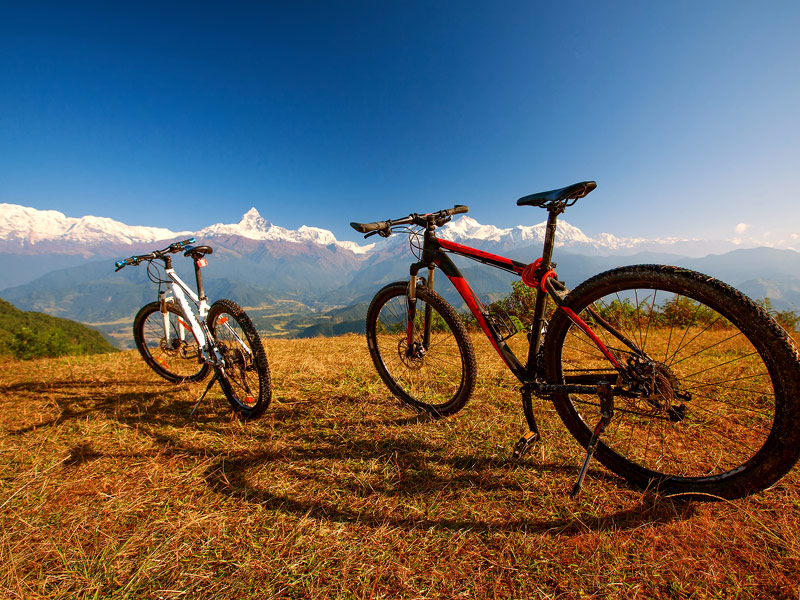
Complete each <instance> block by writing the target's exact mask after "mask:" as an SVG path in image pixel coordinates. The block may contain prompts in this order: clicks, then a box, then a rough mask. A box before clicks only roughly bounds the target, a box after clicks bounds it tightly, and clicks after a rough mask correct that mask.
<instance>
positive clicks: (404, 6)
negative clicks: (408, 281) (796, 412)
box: [0, 1, 800, 249]
mask: <svg viewBox="0 0 800 600" xmlns="http://www.w3.org/2000/svg"><path fill="white" fill-rule="evenodd" d="M798 22H800V3H798V2H796V1H791V2H790V1H785V2H784V1H775V2H769V3H763V4H757V3H753V2H740V1H704V2H684V1H676V2H669V3H642V2H622V1H619V2H597V1H588V2H559V3H539V2H495V3H491V5H490V3H481V2H433V3H432V2H403V3H399V2H397V3H391V2H357V1H354V2H302V1H299V2H283V3H272V2H232V3H224V4H223V3H214V2H185V3H180V2H175V3H155V2H152V3H151V2H137V3H127V4H123V3H110V2H102V3H99V2H98V3H88V2H75V3H61V2H59V3H42V2H35V1H34V2H25V3H13V4H12V3H10V2H3V3H2V4H0V81H1V82H2V86H0V202H9V203H14V204H22V205H25V206H32V207H34V208H39V209H56V210H60V211H62V212H64V213H65V214H67V215H68V216H73V217H77V216H82V215H86V214H93V215H98V216H106V217H111V218H114V219H117V220H120V221H123V222H125V223H128V224H131V225H152V226H160V227H168V228H170V229H173V230H196V229H199V228H201V227H204V226H206V225H209V224H211V223H216V222H226V223H231V222H237V221H238V220H239V218H240V217H241V215H242V214H243V213H244V212H246V211H247V210H248V209H249V208H250V207H251V206H255V207H256V208H257V209H258V210H259V211H260V212H261V214H262V215H263V216H264V217H265V218H267V219H268V220H270V221H272V222H273V223H275V224H277V225H281V226H283V227H288V228H291V229H296V228H297V227H299V226H300V225H304V224H305V225H311V226H317V227H323V228H326V229H330V230H331V231H333V232H334V234H335V235H336V236H337V237H338V238H339V239H349V240H355V241H359V240H360V237H359V236H358V234H356V233H355V232H353V231H352V230H350V229H349V227H348V226H347V223H348V222H349V221H351V220H362V221H367V220H378V219H384V218H390V217H399V216H403V215H405V214H408V213H409V212H411V211H416V212H426V211H430V210H436V209H439V208H444V207H447V206H452V205H453V204H456V203H458V204H469V205H470V207H471V210H470V215H471V216H473V217H474V218H476V219H477V220H478V221H480V222H482V223H491V224H494V225H497V226H499V227H510V226H514V225H518V224H522V225H531V224H534V223H538V222H540V221H542V220H543V219H544V213H543V212H542V211H540V210H536V209H531V208H518V207H516V205H515V200H516V199H517V198H518V197H520V196H523V195H526V194H530V193H533V192H538V191H544V190H547V189H552V188H557V187H562V186H565V185H568V184H571V183H574V182H577V181H582V180H587V179H594V180H596V181H597V182H598V189H597V190H596V191H595V192H593V193H592V194H591V195H590V196H588V197H587V198H586V199H584V200H581V201H580V202H579V203H578V205H577V206H576V207H574V208H571V209H569V210H568V212H567V215H566V219H567V220H568V221H569V222H570V223H572V224H573V225H575V226H577V227H580V228H581V229H583V230H584V231H585V232H586V233H587V234H589V235H596V234H598V233H601V232H609V233H613V234H615V235H619V236H626V237H632V236H642V237H650V238H655V237H672V236H677V237H699V238H705V239H726V240H730V239H734V238H741V239H742V240H743V241H744V242H745V243H746V245H753V244H755V243H767V244H770V245H779V246H782V247H794V248H796V249H800V242H798V240H797V235H798V234H800V216H798V210H797V206H798V205H800V193H799V192H798V191H797V189H798V186H797V184H796V183H795V179H796V173H797V171H798V165H800V144H799V143H798V139H799V138H800V135H799V134H800V111H799V110H798V107H799V106H800V37H799V36H797V35H796V25H797V23H798ZM793 236H794V237H793Z"/></svg>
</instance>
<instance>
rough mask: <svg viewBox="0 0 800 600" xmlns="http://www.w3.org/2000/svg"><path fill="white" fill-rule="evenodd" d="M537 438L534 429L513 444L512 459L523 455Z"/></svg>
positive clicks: (537, 435)
mask: <svg viewBox="0 0 800 600" xmlns="http://www.w3.org/2000/svg"><path fill="white" fill-rule="evenodd" d="M538 440H539V434H538V433H536V432H534V431H529V432H528V433H526V434H525V435H523V436H522V437H521V438H519V441H518V442H517V443H516V444H514V459H520V458H522V457H523V456H525V453H526V452H527V451H528V450H530V449H531V446H533V444H534V443H535V442H537V441H538Z"/></svg>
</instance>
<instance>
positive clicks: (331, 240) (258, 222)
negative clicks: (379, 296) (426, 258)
mask: <svg viewBox="0 0 800 600" xmlns="http://www.w3.org/2000/svg"><path fill="white" fill-rule="evenodd" d="M195 235H196V236H197V238H199V239H205V238H208V237H215V236H231V235H235V236H239V237H244V238H247V239H251V240H270V241H279V242H292V243H302V242H309V243H312V244H320V245H322V246H329V245H331V244H333V245H335V246H339V247H340V248H344V249H346V250H350V251H351V252H354V253H356V254H365V253H366V252H368V251H369V250H371V249H372V247H373V246H374V245H375V244H370V245H369V246H359V245H358V244H356V243H355V242H340V241H338V240H337V239H336V237H335V236H334V235H333V233H331V232H330V231H328V230H327V229H320V228H319V227H308V226H307V225H302V226H301V227H300V229H296V230H292V229H286V228H284V227H279V226H278V225H273V224H272V223H270V222H269V221H267V220H266V219H265V218H264V217H262V216H261V215H260V214H259V212H258V211H257V210H256V209H255V208H251V209H250V210H248V211H247V212H246V213H245V214H244V215H243V216H242V219H241V221H239V222H238V223H236V224H234V225H225V224H223V223H217V224H216V225H210V226H209V227H206V228H204V229H201V230H200V231H198V232H197V233H196V234H195Z"/></svg>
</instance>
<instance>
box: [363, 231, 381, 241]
mask: <svg viewBox="0 0 800 600" xmlns="http://www.w3.org/2000/svg"><path fill="white" fill-rule="evenodd" d="M376 233H378V232H377V231H370V232H369V233H368V234H366V235H365V236H364V239H367V238H368V237H369V236H371V235H375V234H376Z"/></svg>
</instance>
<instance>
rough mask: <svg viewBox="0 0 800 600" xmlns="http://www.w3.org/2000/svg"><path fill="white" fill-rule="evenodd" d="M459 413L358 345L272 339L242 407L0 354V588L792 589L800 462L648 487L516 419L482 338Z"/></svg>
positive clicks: (131, 377)
mask: <svg viewBox="0 0 800 600" xmlns="http://www.w3.org/2000/svg"><path fill="white" fill-rule="evenodd" d="M475 345H476V351H477V354H478V362H479V381H478V386H477V389H476V394H475V395H474V397H473V399H472V400H471V401H470V403H469V404H467V406H466V407H465V408H464V410H462V411H461V412H460V413H459V414H458V415H456V416H455V417H453V418H449V419H444V420H440V421H432V420H429V419H426V418H424V417H421V416H418V415H416V414H414V413H412V412H411V411H409V410H408V409H406V408H404V407H402V406H399V405H398V404H397V403H396V402H395V401H394V400H393V399H392V397H391V396H389V394H388V392H387V391H386V390H385V387H384V386H383V384H382V382H381V381H380V380H379V378H378V376H377V375H376V374H375V371H374V369H373V367H372V364H371V362H370V360H369V356H368V354H367V351H366V344H365V342H364V339H363V338H362V337H360V336H345V337H341V338H334V339H312V340H268V341H267V342H266V346H267V352H268V355H269V360H270V366H271V370H272V375H273V386H274V398H273V403H272V405H271V406H270V408H269V409H268V411H267V413H266V414H265V416H264V417H263V418H261V419H260V420H258V421H256V422H250V423H242V422H240V421H239V420H238V419H236V418H234V417H232V416H231V412H230V410H229V409H228V405H227V401H226V400H225V398H224V397H223V396H222V394H221V392H220V391H219V389H218V388H216V389H215V390H214V392H213V393H212V394H211V397H210V399H208V400H206V401H205V402H204V404H202V405H201V406H200V408H199V410H198V414H197V415H196V416H195V418H193V419H190V418H189V416H188V414H189V411H190V409H191V407H192V405H193V403H194V400H195V398H196V397H197V396H198V395H199V394H200V392H201V391H202V389H203V387H204V384H203V383H199V384H191V385H183V386H173V385H171V384H169V383H167V382H165V381H163V380H161V379H159V378H158V377H157V376H155V375H154V374H153V373H151V372H150V371H149V369H148V368H147V367H146V366H145V365H144V363H143V361H142V360H141V359H140V358H139V355H138V354H137V353H136V352H135V351H128V352H121V353H117V354H113V355H99V356H90V357H77V358H76V357H73V358H63V359H47V360H40V361H32V362H15V361H10V360H6V361H5V362H3V363H2V365H0V366H1V367H2V375H0V420H1V422H2V426H1V427H0V461H2V479H0V506H1V507H2V511H0V519H1V520H2V521H1V522H0V525H1V527H0V564H2V574H0V597H3V598H25V599H30V598H167V599H179V598H203V599H206V598H220V599H221V598H247V597H253V598H326V599H337V598H359V599H360V598H363V599H369V598H392V599H395V598H408V599H413V598H447V599H455V598H476V599H480V598H553V599H555V598H565V599H566V598H626V599H627V598H696V599H701V598H754V599H755V598H787V599H788V598H793V599H797V598H798V589H799V588H800V477H799V476H798V470H797V469H795V470H793V471H792V472H791V473H790V474H789V475H788V476H787V477H786V478H784V479H783V480H782V481H781V482H780V483H779V484H778V485H776V486H774V487H773V488H772V489H769V490H767V491H765V492H762V493H760V494H758V495H756V496H752V497H750V498H746V499H743V500H738V501H735V502H717V503H698V502H690V501H682V502H678V501H673V500H669V499H664V498H658V497H654V496H652V495H649V494H645V493H642V492H641V491H639V490H636V489H633V488H631V487H629V486H627V485H626V484H625V482H623V481H622V480H620V479H619V478H617V477H616V476H615V475H613V474H612V473H610V472H608V471H607V470H605V468H603V467H602V466H600V465H599V464H593V466H592V468H591V469H590V471H589V475H588V477H587V480H586V482H585V484H584V489H583V491H582V493H581V495H580V496H579V497H578V498H577V499H575V498H572V497H570V496H569V494H568V492H569V490H570V488H571V486H572V483H573V481H574V479H575V476H576V474H577V470H578V467H579V465H580V461H581V459H582V450H581V448H580V447H579V446H578V445H577V443H576V442H575V441H574V440H573V439H572V438H571V437H570V436H569V434H568V433H567V432H566V430H565V428H564V427H563V425H562V424H561V422H560V421H559V419H558V417H557V415H556V414H555V412H554V411H553V410H552V409H551V407H549V406H548V405H547V404H546V403H544V402H543V401H541V402H540V403H539V404H538V405H537V416H538V418H539V420H540V427H541V429H542V433H543V436H544V439H543V440H542V441H541V442H539V444H538V445H537V446H536V447H535V448H534V449H533V450H532V451H531V452H530V454H528V455H527V456H526V457H525V458H524V459H523V460H522V461H520V462H514V461H513V460H512V459H511V450H512V446H513V444H514V442H516V440H517V439H518V437H519V436H520V434H521V433H523V431H524V418H523V417H522V412H521V408H520V402H519V395H518V393H517V392H516V390H515V387H514V381H513V380H512V379H511V377H510V375H508V374H507V373H506V372H505V371H504V370H503V368H502V365H501V363H500V361H499V359H498V358H497V357H496V356H495V355H493V351H492V350H491V349H490V348H489V347H488V345H487V344H486V343H485V341H483V340H479V339H477V338H476V339H475Z"/></svg>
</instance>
